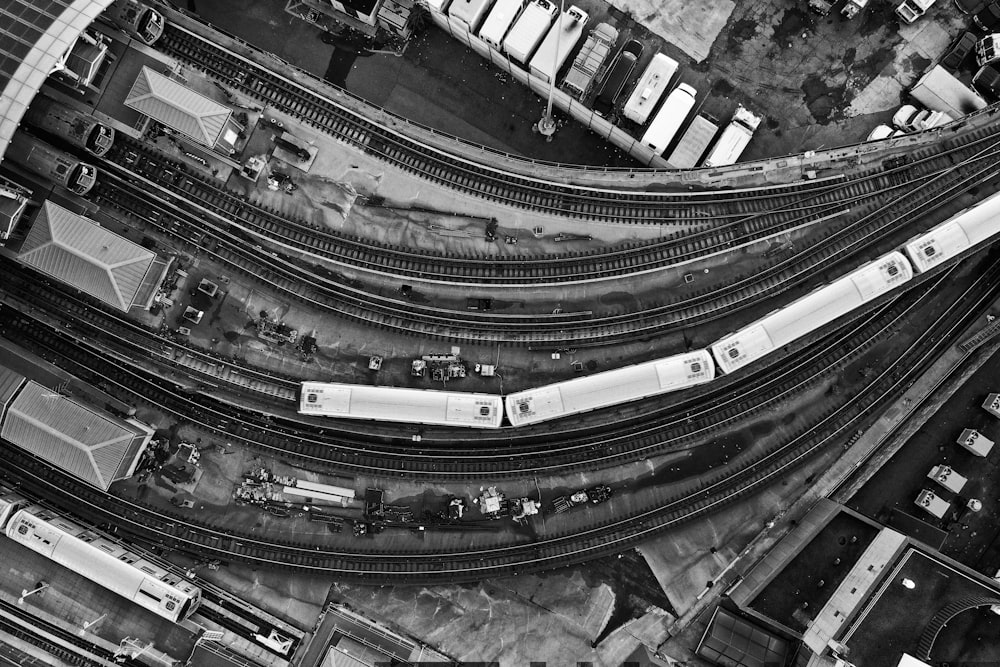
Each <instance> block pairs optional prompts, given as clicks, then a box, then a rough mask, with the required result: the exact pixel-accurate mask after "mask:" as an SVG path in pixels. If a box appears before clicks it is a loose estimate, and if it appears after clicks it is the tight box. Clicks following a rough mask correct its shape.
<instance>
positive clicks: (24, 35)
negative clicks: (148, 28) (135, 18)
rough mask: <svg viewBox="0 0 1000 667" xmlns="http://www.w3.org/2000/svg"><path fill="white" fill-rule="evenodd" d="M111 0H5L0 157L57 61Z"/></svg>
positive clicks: (0, 42) (0, 26) (0, 41)
mask: <svg viewBox="0 0 1000 667" xmlns="http://www.w3.org/2000/svg"><path fill="white" fill-rule="evenodd" d="M112 1H113V0H72V1H71V0H5V2H4V3H3V12H2V15H3V20H2V21H0V158H2V157H3V154H4V152H5V151H6V150H7V144H9V143H10V140H11V137H13V136H14V131H15V130H17V126H18V124H19V123H20V122H21V118H22V117H23V116H24V112H25V111H27V110H28V105H29V104H31V100H32V98H33V97H34V96H35V93H37V92H38V89H39V88H40V87H41V85H42V83H43V82H44V81H45V79H47V78H48V76H49V72H51V71H52V67H53V66H54V65H55V64H56V62H57V61H58V60H59V59H60V58H61V57H62V56H63V54H65V53H66V51H67V50H68V49H69V48H70V47H71V46H72V45H73V42H74V40H76V38H77V37H79V36H80V33H82V32H83V31H84V29H86V27H87V26H88V25H90V24H91V23H93V21H94V19H96V18H97V16H98V15H99V14H100V13H101V12H103V11H104V10H105V9H107V7H108V6H109V5H110V4H111V3H112Z"/></svg>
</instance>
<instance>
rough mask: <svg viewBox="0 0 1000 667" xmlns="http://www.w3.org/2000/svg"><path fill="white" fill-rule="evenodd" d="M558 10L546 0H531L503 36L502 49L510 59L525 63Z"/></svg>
mask: <svg viewBox="0 0 1000 667" xmlns="http://www.w3.org/2000/svg"><path fill="white" fill-rule="evenodd" d="M558 12H559V10H558V9H557V8H556V6H555V5H554V4H552V3H551V2H549V1H548V0H531V2H529V3H528V6H527V7H525V8H524V11H523V12H521V15H520V16H518V17H517V21H515V22H514V25H513V27H511V29H510V32H508V33H507V36H506V37H505V38H504V40H503V50H504V51H505V52H506V53H507V55H508V56H510V57H511V59H512V60H516V61H517V62H519V63H521V64H522V65H527V64H528V61H529V60H531V56H532V54H533V53H534V52H535V49H537V48H538V45H539V44H540V43H541V41H542V38H544V37H545V33H547V32H548V31H549V28H550V27H551V26H552V21H554V20H555V18H556V14H557V13H558Z"/></svg>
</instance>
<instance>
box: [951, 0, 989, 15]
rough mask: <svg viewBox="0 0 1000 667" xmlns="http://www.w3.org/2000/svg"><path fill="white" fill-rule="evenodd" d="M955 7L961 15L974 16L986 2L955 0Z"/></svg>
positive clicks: (983, 0)
mask: <svg viewBox="0 0 1000 667" xmlns="http://www.w3.org/2000/svg"><path fill="white" fill-rule="evenodd" d="M955 6H956V7H958V11H960V12H962V13H963V14H975V13H977V12H979V11H982V9H983V7H985V6H986V0H955Z"/></svg>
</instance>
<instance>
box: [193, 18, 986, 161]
mask: <svg viewBox="0 0 1000 667" xmlns="http://www.w3.org/2000/svg"><path fill="white" fill-rule="evenodd" d="M573 4H576V5H578V6H580V7H581V8H582V9H583V10H584V11H586V12H587V13H588V14H589V15H590V20H589V23H588V28H590V29H592V28H593V27H594V26H596V25H597V24H598V23H600V22H608V23H610V24H612V25H613V26H614V27H616V28H617V29H618V30H619V33H620V36H619V42H618V43H619V44H621V43H623V42H624V41H625V40H627V39H637V40H639V41H640V42H641V43H642V44H643V46H644V49H643V55H642V57H641V59H640V60H639V62H638V65H637V67H636V68H635V69H634V71H633V74H632V77H631V80H632V82H634V81H635V80H636V79H637V78H638V76H639V75H640V73H641V72H642V70H643V69H644V68H645V66H646V64H647V63H648V62H649V60H650V59H651V58H652V57H653V55H654V54H655V53H657V52H662V53H665V54H666V55H668V56H670V57H672V58H674V59H675V60H677V61H678V62H679V63H680V69H679V73H678V74H677V76H676V78H675V81H677V82H680V81H683V82H685V83H688V84H691V85H692V86H694V88H695V89H696V90H697V91H698V93H699V94H698V102H697V104H696V107H695V111H696V112H703V113H706V114H708V115H710V116H712V117H714V118H716V119H718V120H720V121H721V123H725V122H726V121H728V119H729V117H730V116H731V115H732V113H733V111H734V110H735V109H736V107H737V105H739V104H743V105H745V106H746V107H747V108H749V109H750V110H751V111H753V112H754V113H756V114H758V115H760V116H762V117H763V118H764V119H765V120H764V122H763V123H762V124H761V125H760V127H759V128H758V130H757V133H756V134H755V137H754V139H753V140H752V141H751V142H750V145H749V147H748V148H747V150H746V152H745V154H744V156H743V159H744V160H745V159H762V158H767V157H773V156H781V155H788V154H792V153H797V152H802V151H806V150H815V149H817V148H820V147H830V146H839V145H845V144H851V143H856V142H858V141H862V140H863V139H864V138H865V137H866V136H867V134H868V133H869V132H870V131H871V130H872V129H873V128H874V127H875V126H876V125H878V124H880V123H885V122H888V121H889V120H890V119H891V117H892V115H893V112H894V111H895V110H896V109H897V108H898V107H899V106H900V104H902V103H903V101H904V99H903V98H904V96H905V89H906V88H908V87H909V86H910V85H911V84H912V83H913V82H914V81H916V79H917V78H918V77H919V76H920V75H921V74H922V73H923V71H924V70H925V69H926V68H927V67H928V66H929V65H930V64H932V63H933V61H934V60H936V59H937V58H939V57H940V56H941V55H942V54H943V53H944V51H945V50H946V48H947V46H948V45H949V44H950V43H951V41H952V40H953V39H954V38H955V37H957V36H958V35H959V34H961V32H962V31H963V30H964V29H966V26H967V24H968V17H966V16H965V15H962V14H960V13H959V12H958V10H957V9H956V8H955V7H954V6H953V4H952V3H946V2H939V3H937V4H936V5H935V6H934V7H933V8H932V9H931V10H930V11H929V12H928V14H927V15H926V16H924V17H922V18H921V19H919V20H918V21H917V22H915V23H914V24H911V25H902V24H900V22H899V20H898V19H897V18H896V16H895V14H894V13H893V7H892V5H891V4H889V3H876V2H873V3H871V4H870V6H869V7H867V8H866V9H865V10H864V11H863V12H862V13H861V14H860V15H859V16H858V17H856V18H854V19H851V20H848V19H846V18H844V17H842V16H841V15H840V13H839V9H838V10H835V11H834V12H831V14H829V15H828V16H825V17H821V16H818V15H816V14H815V13H811V12H809V11H808V8H807V5H806V3H805V2H803V3H799V4H796V5H792V6H789V4H788V3H787V2H785V1H784V0H769V1H766V2H757V3H739V5H735V4H734V3H731V2H728V0H719V1H717V2H707V3H687V2H674V3H668V4H667V5H665V6H661V5H660V3H657V5H656V8H655V9H656V10H657V11H654V10H653V7H652V5H649V4H648V3H645V4H644V3H643V2H642V1H641V0H621V1H620V2H616V3H613V4H618V5H620V8H616V7H613V6H610V5H608V4H606V3H605V2H603V1H602V0H579V1H577V2H575V3H573ZM196 9H197V12H198V13H199V15H200V16H202V17H203V18H205V19H206V20H209V21H211V22H212V23H213V24H215V25H218V26H220V27H222V28H223V29H225V30H228V31H230V32H232V33H234V34H237V35H240V36H242V37H244V38H245V39H247V40H248V41H250V42H251V43H253V44H256V45H258V46H260V47H262V48H264V49H266V50H270V51H272V52H274V53H275V54H277V55H279V56H281V57H282V58H285V59H287V60H289V61H291V62H293V63H296V64H298V65H299V66H301V67H303V68H304V69H306V70H308V71H310V72H313V73H314V74H317V75H318V76H324V75H326V76H327V78H328V79H330V80H332V81H333V82H334V83H338V84H341V85H344V86H345V87H346V88H347V89H348V90H350V91H351V92H353V93H355V94H357V95H360V96H361V97H363V98H365V99H368V100H370V101H372V102H373V103H375V104H378V105H380V106H383V107H385V108H386V109H388V110H389V111H392V112H394V113H397V114H399V115H401V116H403V117H405V118H410V119H412V120H414V121H416V122H420V123H423V124H426V125H428V126H430V127H434V128H437V129H439V130H443V131H445V132H448V133H451V134H454V135H456V136H459V137H462V138H463V139H466V140H469V141H473V142H481V143H483V144H486V145H488V146H492V147H494V148H498V149H500V150H504V151H508V152H511V153H514V154H520V155H527V156H531V157H535V158H540V159H544V160H553V161H557V162H565V163H579V164H593V165H601V166H605V165H606V166H621V165H629V164H634V163H633V162H631V161H630V160H629V158H627V156H623V155H621V153H620V152H619V151H617V150H616V149H613V148H612V147H610V146H609V145H607V144H605V143H604V142H603V141H601V139H600V138H599V137H597V136H595V135H593V134H591V133H589V132H588V131H587V130H586V129H585V128H583V127H580V126H578V125H577V124H575V123H572V122H567V123H566V124H565V125H563V126H562V127H561V129H560V130H559V132H558V133H557V135H556V139H555V140H554V141H553V142H551V143H546V142H544V141H540V140H539V137H538V135H537V134H535V133H534V132H533V131H532V126H533V125H534V123H535V122H537V120H538V118H539V117H540V116H541V113H542V111H543V110H544V100H541V99H539V98H538V97H537V96H535V95H534V94H533V93H531V92H530V91H528V90H527V88H526V87H524V86H522V85H521V84H518V83H517V82H515V81H513V80H512V79H510V77H509V76H506V75H503V74H502V73H501V72H500V70H498V69H496V68H494V67H492V66H491V65H490V64H489V63H488V62H486V61H485V60H484V59H483V58H481V57H480V56H478V55H476V54H475V53H473V52H472V51H470V50H469V49H468V48H466V47H464V46H463V45H462V44H461V43H460V42H459V41H458V40H456V39H454V38H452V37H451V36H449V35H447V34H445V33H444V32H443V31H441V30H440V29H438V28H436V27H432V28H429V29H428V30H426V31H425V32H424V33H423V34H421V35H419V36H418V37H416V38H415V39H414V40H413V41H411V43H410V44H409V45H408V46H407V48H406V50H405V51H404V53H403V55H402V57H394V56H393V55H391V54H386V53H374V54H371V55H366V56H364V57H357V55H356V54H351V53H347V52H345V51H343V50H337V49H335V48H334V47H333V46H331V45H327V44H324V43H322V42H321V41H320V40H319V35H318V30H317V29H316V28H315V27H313V26H311V25H309V24H307V23H305V22H303V21H301V20H299V19H297V18H295V17H292V16H290V15H288V14H285V13H283V11H282V3H253V2H249V1H248V0H197V3H196ZM675 10H676V11H675ZM658 17H665V18H662V19H660V20H658ZM644 24H648V25H649V26H650V28H647V27H644ZM695 26H696V27H695ZM581 41H582V40H581ZM682 49H686V50H682ZM968 68H969V65H968V61H967V64H966V68H965V71H963V72H962V73H961V74H962V77H963V78H964V80H965V81H966V82H968V80H969V79H971V72H970V71H969V69H968ZM692 115H693V114H692ZM626 123H627V122H626ZM630 129H634V128H630ZM561 138H563V140H560V139H561Z"/></svg>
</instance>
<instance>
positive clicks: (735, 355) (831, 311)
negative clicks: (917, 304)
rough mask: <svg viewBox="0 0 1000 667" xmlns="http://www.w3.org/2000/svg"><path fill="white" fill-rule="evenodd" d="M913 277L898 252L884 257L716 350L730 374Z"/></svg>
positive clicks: (730, 338)
mask: <svg viewBox="0 0 1000 667" xmlns="http://www.w3.org/2000/svg"><path fill="white" fill-rule="evenodd" d="M912 277H913V270H912V268H911V267H910V263H909V262H908V261H906V258H905V257H904V256H903V254H902V253H900V252H891V253H889V254H887V255H883V256H882V257H880V258H878V259H877V260H875V261H874V262H870V263H868V264H866V265H864V266H862V267H860V268H858V269H855V270H854V271H852V272H850V273H848V274H847V275H845V276H842V277H840V278H838V279H836V280H834V281H833V282H831V283H830V284H828V285H825V286H823V287H820V288H819V289H817V290H815V291H813V292H811V293H810V294H807V295H806V296H804V297H802V298H801V299H798V300H796V301H793V302H792V303H790V304H788V305H787V306H785V307H784V308H780V309H778V310H776V311H774V312H773V313H771V314H769V315H766V316H764V317H763V318H761V319H759V320H757V321H756V322H754V323H752V324H750V325H748V326H747V327H744V328H743V329H741V330H740V331H737V332H736V333H734V334H731V335H729V336H726V337H724V338H722V339H721V340H719V341H718V342H716V343H715V344H714V345H712V352H713V354H714V355H715V359H716V361H717V362H718V363H719V367H720V368H721V369H722V370H723V371H725V372H726V373H731V372H733V371H735V370H738V369H740V368H742V367H743V366H746V365H747V364H749V363H751V362H753V361H755V360H757V359H759V358H761V357H763V356H765V355H767V354H769V353H771V352H773V351H774V350H776V349H778V348H780V347H782V346H784V345H788V344H789V343H791V342H793V341H795V340H798V339H799V338H801V337H803V336H806V335H808V334H810V333H812V332H813V331H816V330H817V329H820V328H822V327H824V326H826V325H827V324H829V323H830V322H833V321H834V320H836V319H837V318H839V317H842V316H843V315H846V314H848V313H850V312H851V311H852V310H854V309H855V308H859V307H860V306H863V305H864V304H866V303H868V302H869V301H872V300H873V299H877V298H878V297H880V296H882V295H883V294H886V293H887V292H889V291H891V290H892V289H894V288H896V287H898V286H899V285H902V284H903V283H905V282H907V281H908V280H910V279H911V278H912Z"/></svg>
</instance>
